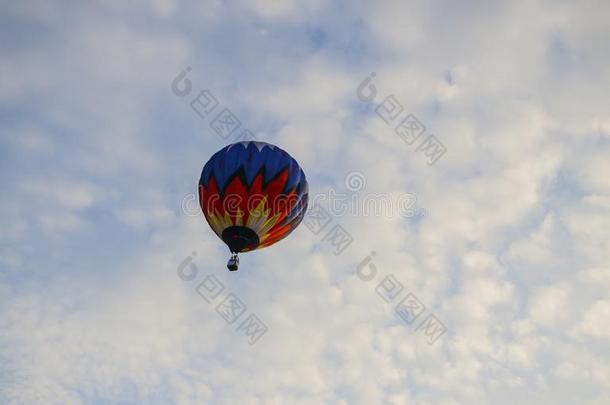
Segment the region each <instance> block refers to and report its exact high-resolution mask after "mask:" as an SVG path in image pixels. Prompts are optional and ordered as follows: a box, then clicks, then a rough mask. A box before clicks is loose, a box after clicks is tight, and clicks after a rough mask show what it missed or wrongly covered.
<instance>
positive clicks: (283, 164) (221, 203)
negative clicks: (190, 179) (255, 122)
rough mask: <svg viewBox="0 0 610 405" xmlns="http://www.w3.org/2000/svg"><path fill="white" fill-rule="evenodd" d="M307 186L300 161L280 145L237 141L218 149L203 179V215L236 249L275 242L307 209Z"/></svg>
mask: <svg viewBox="0 0 610 405" xmlns="http://www.w3.org/2000/svg"><path fill="white" fill-rule="evenodd" d="M307 200H308V185H307V179H306V178H305V173H303V170H302V169H301V167H300V166H299V164H298V163H297V161H296V160H294V159H293V158H292V156H290V155H289V154H288V153H287V152H285V151H284V150H282V149H280V148H278V147H277V146H274V145H271V144H268V143H264V142H238V143H234V144H232V145H228V146H226V147H224V148H222V149H221V150H219V151H218V152H216V153H215V154H214V155H213V156H212V157H211V158H210V160H209V161H208V162H207V163H206V164H205V166H204V167H203V170H202V172H201V178H200V179H199V203H200V205H201V209H202V211H203V214H204V216H205V218H206V220H207V221H208V223H209V224H210V227H211V228H212V229H213V230H214V232H215V233H216V235H218V237H219V238H221V239H222V240H223V241H224V242H225V243H226V244H227V246H229V249H230V250H231V251H232V252H235V253H238V252H247V251H250V250H254V249H261V248H263V247H267V246H270V245H273V244H274V243H276V242H277V241H279V240H281V239H283V238H285V237H286V236H288V235H289V234H290V233H291V232H292V231H293V230H294V229H295V228H296V227H297V226H298V225H299V223H300V222H301V220H302V219H303V216H304V215H305V211H306V210H307Z"/></svg>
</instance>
